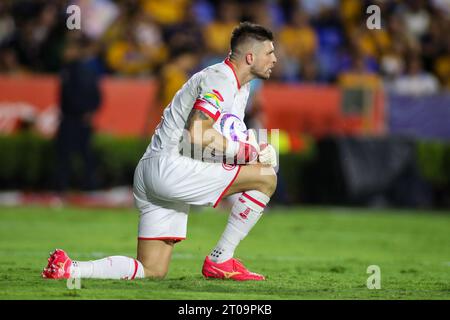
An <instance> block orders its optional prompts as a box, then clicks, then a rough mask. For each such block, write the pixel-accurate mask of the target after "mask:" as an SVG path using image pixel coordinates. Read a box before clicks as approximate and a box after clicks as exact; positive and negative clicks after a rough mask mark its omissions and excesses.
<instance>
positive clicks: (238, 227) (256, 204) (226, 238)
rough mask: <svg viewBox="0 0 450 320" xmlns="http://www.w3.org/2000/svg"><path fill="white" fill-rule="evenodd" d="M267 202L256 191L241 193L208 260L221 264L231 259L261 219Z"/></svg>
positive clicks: (263, 196)
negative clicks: (240, 243)
mask: <svg viewBox="0 0 450 320" xmlns="http://www.w3.org/2000/svg"><path fill="white" fill-rule="evenodd" d="M269 200H270V198H269V197H268V196H266V195H265V194H264V193H262V192H260V191H257V190H252V191H246V192H243V193H242V194H241V196H240V197H239V198H238V199H237V200H236V202H235V203H234V205H233V208H232V209H231V214H230V217H229V218H228V224H227V226H226V228H225V231H224V232H223V234H222V237H221V238H220V240H219V242H218V243H217V245H216V247H215V248H214V249H213V251H212V252H211V253H210V255H209V259H210V260H212V261H214V262H216V263H222V262H224V261H226V260H228V259H230V258H232V257H233V255H234V250H235V249H236V247H237V246H238V244H239V242H240V241H241V240H242V239H244V238H245V237H246V236H247V234H248V233H249V231H250V230H251V229H252V228H253V226H254V225H255V224H256V223H257V222H258V220H259V218H261V216H262V212H263V210H264V208H265V207H266V205H267V203H268V202H269Z"/></svg>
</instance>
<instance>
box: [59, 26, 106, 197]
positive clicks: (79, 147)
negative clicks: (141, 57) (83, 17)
mask: <svg viewBox="0 0 450 320" xmlns="http://www.w3.org/2000/svg"><path fill="white" fill-rule="evenodd" d="M91 45H92V43H90V42H89V41H88V40H87V39H86V38H85V37H83V36H82V35H81V34H77V33H69V36H68V40H67V43H66V45H65V50H64V56H63V60H64V66H63V68H62V70H61V79H60V81H61V83H60V111H61V122H60V125H59V128H58V132H57V135H56V153H57V169H56V170H57V171H56V178H57V181H56V187H57V190H58V191H60V192H65V191H67V189H68V188H69V185H70V177H71V174H70V173H71V161H72V160H73V156H74V155H79V156H80V157H81V160H82V162H83V166H84V168H83V169H84V175H83V181H82V188H83V189H85V190H94V189H95V187H96V182H95V166H94V157H93V151H92V148H91V138H92V120H93V116H94V113H95V112H96V111H97V110H98V108H99V106H100V104H101V92H100V87H99V85H100V83H99V81H100V79H99V75H98V74H97V73H96V71H95V70H93V69H92V68H91V67H90V65H89V62H90V60H91V59H90V58H91V57H90V56H89V55H90V54H93V52H92V50H91Z"/></svg>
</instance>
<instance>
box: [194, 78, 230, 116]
mask: <svg viewBox="0 0 450 320" xmlns="http://www.w3.org/2000/svg"><path fill="white" fill-rule="evenodd" d="M233 87H234V86H233V83H232V82H231V81H230V79H229V78H228V77H227V76H226V75H225V74H223V73H222V72H220V71H219V70H211V71H209V72H208V73H206V74H205V76H204V77H203V78H202V79H201V81H200V90H199V94H198V96H197V99H196V100H195V103H194V107H193V108H194V109H197V110H201V111H203V112H205V113H206V114H208V115H209V116H210V117H211V118H213V119H214V121H216V120H217V119H218V118H219V116H220V114H221V113H222V111H223V110H230V109H231V107H232V106H233V103H234V97H235V92H234V90H233Z"/></svg>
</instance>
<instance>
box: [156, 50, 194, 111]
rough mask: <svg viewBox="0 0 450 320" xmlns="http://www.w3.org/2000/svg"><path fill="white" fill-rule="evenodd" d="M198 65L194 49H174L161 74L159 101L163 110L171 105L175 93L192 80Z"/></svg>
mask: <svg viewBox="0 0 450 320" xmlns="http://www.w3.org/2000/svg"><path fill="white" fill-rule="evenodd" d="M197 64H198V55H197V52H196V50H195V49H194V48H191V47H188V46H182V47H180V48H174V49H173V52H172V57H171V59H170V60H169V61H168V62H167V63H166V64H165V65H164V67H163V68H162V70H161V73H160V74H161V75H160V81H159V83H160V90H159V94H160V99H159V100H160V104H161V107H162V108H165V107H167V106H168V105H169V103H170V102H171V101H172V99H173V97H174V95H175V93H176V92H177V91H178V90H180V89H181V87H182V86H183V84H184V83H185V82H186V81H187V80H188V79H189V78H190V76H191V75H192V72H193V71H194V70H195V67H196V66H197ZM161 111H162V110H161Z"/></svg>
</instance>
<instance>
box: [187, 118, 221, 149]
mask: <svg viewBox="0 0 450 320" xmlns="http://www.w3.org/2000/svg"><path fill="white" fill-rule="evenodd" d="M189 133H190V136H191V143H193V144H194V145H197V146H200V147H201V148H202V150H203V151H205V150H215V151H214V153H215V154H225V153H226V150H227V145H228V144H229V143H230V142H229V141H228V140H227V139H226V138H225V137H224V136H223V135H221V134H220V133H219V132H218V131H217V130H215V129H213V127H212V125H211V124H210V123H208V122H207V121H194V123H193V126H192V127H191V129H190V130H189Z"/></svg>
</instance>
